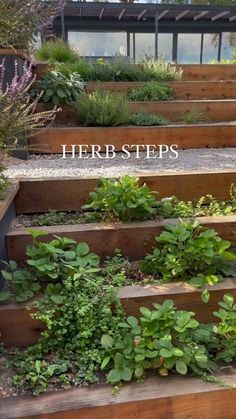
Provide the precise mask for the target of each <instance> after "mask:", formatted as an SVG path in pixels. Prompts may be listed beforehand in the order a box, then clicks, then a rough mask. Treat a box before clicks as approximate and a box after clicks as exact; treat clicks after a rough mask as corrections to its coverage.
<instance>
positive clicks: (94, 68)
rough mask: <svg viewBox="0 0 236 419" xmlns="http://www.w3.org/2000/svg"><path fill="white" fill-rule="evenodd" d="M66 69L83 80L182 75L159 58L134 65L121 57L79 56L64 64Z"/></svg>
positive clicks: (149, 79)
mask: <svg viewBox="0 0 236 419" xmlns="http://www.w3.org/2000/svg"><path fill="white" fill-rule="evenodd" d="M68 70H70V71H75V72H77V73H79V74H80V75H81V77H82V78H83V80H84V81H152V80H155V81H168V80H180V79H181V77H182V72H181V71H180V70H177V69H176V67H175V66H172V65H170V64H168V63H165V62H164V61H160V60H146V61H145V62H144V63H141V64H140V65H136V64H133V63H131V62H129V61H128V60H127V59H123V58H116V59H114V60H111V61H105V60H104V59H102V58H99V59H98V60H97V61H96V62H89V61H87V60H85V59H81V58H80V59H79V61H78V62H77V63H74V64H67V65H66V66H64V71H65V72H67V71H68Z"/></svg>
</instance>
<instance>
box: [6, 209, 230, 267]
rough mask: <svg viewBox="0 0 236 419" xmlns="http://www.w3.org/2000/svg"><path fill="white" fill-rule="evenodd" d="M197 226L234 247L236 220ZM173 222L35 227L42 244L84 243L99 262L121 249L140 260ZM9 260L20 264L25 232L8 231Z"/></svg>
mask: <svg viewBox="0 0 236 419" xmlns="http://www.w3.org/2000/svg"><path fill="white" fill-rule="evenodd" d="M198 220H199V221H200V223H201V224H202V225H203V226H204V227H207V228H213V229H215V230H216V231H217V232H218V233H219V235H220V236H221V237H222V238H224V239H225V240H230V241H231V243H232V245H233V246H236V234H235V231H236V216H235V215H233V216H220V217H200V218H198ZM176 222H178V220H177V219H170V220H169V219H168V220H163V221H145V222H138V223H130V224H122V223H115V224H105V223H104V224H102V223H100V224H77V225H62V226H53V227H46V226H43V227H40V228H39V227H38V228H37V229H39V230H43V231H45V232H47V233H48V235H47V236H45V237H42V240H44V241H46V242H48V241H50V240H51V239H52V237H53V235H55V234H56V235H59V236H64V237H65V236H66V237H70V238H72V239H74V240H76V241H78V242H87V243H88V245H89V246H90V248H91V250H92V251H93V252H95V253H97V254H98V255H99V256H101V258H102V259H103V258H105V257H106V256H111V255H113V254H114V250H115V249H117V248H118V249H121V251H122V253H123V254H124V256H125V257H128V258H129V259H131V260H140V259H142V258H143V257H144V256H145V254H146V253H148V252H150V251H151V250H152V247H153V245H154V237H155V236H157V235H159V234H160V233H161V232H162V231H163V228H164V226H165V225H166V224H174V223H176ZM6 242H7V252H8V257H9V259H12V260H24V259H25V249H26V246H27V245H29V244H31V243H32V237H31V234H30V233H29V232H28V231H27V230H26V229H15V230H11V231H10V232H9V233H8V234H7V236H6Z"/></svg>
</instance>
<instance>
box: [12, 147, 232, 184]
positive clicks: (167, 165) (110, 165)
mask: <svg viewBox="0 0 236 419" xmlns="http://www.w3.org/2000/svg"><path fill="white" fill-rule="evenodd" d="M218 169H219V170H220V169H236V147H235V148H225V149H219V148H215V149H192V150H180V151H179V157H178V159H175V160H173V159H172V160H171V159H170V158H168V157H166V158H163V159H145V155H142V157H141V158H140V159H137V158H135V155H132V157H131V158H130V159H128V160H124V159H122V157H121V154H120V153H117V155H116V158H115V159H113V160H108V159H99V158H96V159H71V158H70V157H68V158H67V159H62V157H61V155H54V156H52V155H48V156H47V155H46V156H34V155H33V156H32V157H31V159H30V160H29V161H27V162H26V161H24V162H22V163H19V160H18V161H17V164H14V163H13V164H12V163H10V164H8V169H7V170H6V175H7V176H8V177H10V178H20V177H24V178H25V177H33V178H41V177H59V176H67V177H68V176H77V177H83V176H88V177H92V176H120V175H124V174H131V173H132V174H137V173H144V172H145V173H148V172H171V171H176V172H182V171H188V170H209V171H213V170H218Z"/></svg>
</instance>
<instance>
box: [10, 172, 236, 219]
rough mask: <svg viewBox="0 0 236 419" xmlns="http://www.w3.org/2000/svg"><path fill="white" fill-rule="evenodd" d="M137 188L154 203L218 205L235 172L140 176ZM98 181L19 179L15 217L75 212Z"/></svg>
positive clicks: (226, 197)
mask: <svg viewBox="0 0 236 419" xmlns="http://www.w3.org/2000/svg"><path fill="white" fill-rule="evenodd" d="M139 181H140V184H144V183H146V184H147V186H148V187H149V188H150V189H151V191H154V192H158V195H157V199H159V198H160V199H161V198H164V197H167V196H173V195H174V196H177V197H178V198H179V199H183V200H186V201H189V200H197V199H199V198H200V197H201V196H203V195H207V194H212V195H213V196H214V197H215V198H217V199H218V200H219V201H224V200H228V199H229V198H230V196H229V190H230V186H231V185H232V184H233V183H235V184H236V171H235V170H223V171H220V172H219V171H212V172H204V171H195V172H184V173H156V174H154V173H150V174H148V175H143V174H141V175H139ZM98 182H99V179H98V178H83V179H78V178H63V179H61V178H45V179H21V180H20V190H19V192H18V194H17V196H16V198H15V203H16V211H17V213H18V214H22V213H25V214H28V213H29V214H30V213H37V212H46V211H48V210H49V208H51V209H55V210H58V211H76V210H79V209H80V208H81V206H82V205H84V204H85V203H87V201H88V198H89V193H90V192H92V191H94V190H95V189H96V188H97V186H98Z"/></svg>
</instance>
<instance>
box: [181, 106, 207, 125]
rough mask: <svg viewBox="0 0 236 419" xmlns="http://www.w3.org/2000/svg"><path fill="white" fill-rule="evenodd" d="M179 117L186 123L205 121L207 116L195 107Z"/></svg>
mask: <svg viewBox="0 0 236 419" xmlns="http://www.w3.org/2000/svg"><path fill="white" fill-rule="evenodd" d="M181 118H182V121H183V122H184V123H185V124H187V125H191V124H201V123H203V122H206V121H207V116H206V115H205V114H204V112H199V111H198V110H196V109H192V110H189V111H187V112H184V113H183V114H182V116H181Z"/></svg>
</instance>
